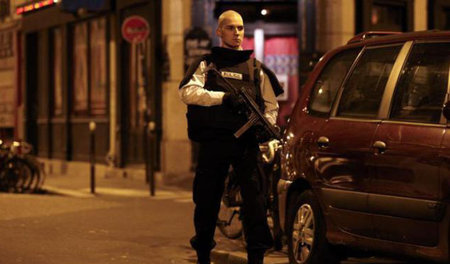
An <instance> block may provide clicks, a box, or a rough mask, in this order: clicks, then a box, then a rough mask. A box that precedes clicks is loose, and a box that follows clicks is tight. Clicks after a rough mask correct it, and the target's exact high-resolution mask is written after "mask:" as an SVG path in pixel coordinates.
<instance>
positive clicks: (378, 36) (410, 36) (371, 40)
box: [347, 30, 450, 45]
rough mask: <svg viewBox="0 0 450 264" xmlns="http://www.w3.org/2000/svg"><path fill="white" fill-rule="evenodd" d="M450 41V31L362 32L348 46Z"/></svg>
mask: <svg viewBox="0 0 450 264" xmlns="http://www.w3.org/2000/svg"><path fill="white" fill-rule="evenodd" d="M439 39H449V40H450V31H440V30H427V31H414V32H406V33H402V32H395V31H367V32H362V33H360V34H358V35H356V36H354V37H353V38H351V39H350V40H349V41H348V42H347V45H351V44H357V43H359V44H362V45H371V44H380V43H392V42H405V41H410V40H439Z"/></svg>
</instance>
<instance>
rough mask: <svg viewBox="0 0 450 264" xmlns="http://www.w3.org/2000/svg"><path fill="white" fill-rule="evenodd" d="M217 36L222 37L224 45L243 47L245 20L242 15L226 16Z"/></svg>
mask: <svg viewBox="0 0 450 264" xmlns="http://www.w3.org/2000/svg"><path fill="white" fill-rule="evenodd" d="M216 33H217V36H219V37H220V38H221V39H222V47H225V48H229V49H242V48H241V44H242V40H243V39H244V22H243V21H242V18H241V16H239V15H231V16H229V17H227V18H225V19H224V20H223V22H222V25H219V28H218V29H217V31H216Z"/></svg>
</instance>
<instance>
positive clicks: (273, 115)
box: [260, 70, 279, 125]
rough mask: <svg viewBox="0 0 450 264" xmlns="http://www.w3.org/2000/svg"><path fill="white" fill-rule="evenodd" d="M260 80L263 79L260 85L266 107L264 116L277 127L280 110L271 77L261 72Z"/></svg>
mask: <svg viewBox="0 0 450 264" xmlns="http://www.w3.org/2000/svg"><path fill="white" fill-rule="evenodd" d="M260 79H261V85H260V86H261V95H262V98H263V99H264V106H265V110H264V116H265V117H266V118H267V120H268V121H269V122H270V123H271V124H272V125H275V124H276V122H277V117H278V109H279V106H278V101H277V98H276V96H275V93H274V91H273V88H272V84H271V83H270V80H269V77H268V76H267V74H265V73H264V72H263V71H262V70H261V72H260Z"/></svg>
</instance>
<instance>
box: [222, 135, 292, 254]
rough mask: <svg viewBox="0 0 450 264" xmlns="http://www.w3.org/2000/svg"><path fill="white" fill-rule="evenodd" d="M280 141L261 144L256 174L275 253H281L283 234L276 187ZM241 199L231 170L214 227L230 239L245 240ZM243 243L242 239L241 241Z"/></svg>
mask: <svg viewBox="0 0 450 264" xmlns="http://www.w3.org/2000/svg"><path fill="white" fill-rule="evenodd" d="M279 146H280V145H279V141H278V140H272V141H269V142H267V143H265V144H260V146H259V148H260V151H261V155H260V157H259V159H258V173H259V175H260V177H261V178H262V179H263V181H262V182H263V185H264V186H263V188H264V190H265V194H266V201H267V218H268V223H269V227H270V228H271V232H272V236H273V238H274V249H275V250H281V248H282V246H283V243H282V231H281V225H280V219H279V213H278V196H277V183H278V179H279V175H280V174H279V173H280V171H279V170H280V167H279V154H278V149H279ZM241 206H242V196H241V194H240V190H239V185H238V184H237V179H236V174H235V173H234V171H233V170H232V169H230V171H229V173H228V176H227V178H226V180H225V190H224V194H223V195H222V201H221V205H220V211H219V215H218V219H217V223H216V226H217V227H218V229H219V230H220V232H221V233H222V234H223V235H224V236H225V237H227V238H229V239H238V238H240V237H243V238H245V234H244V233H243V226H242V213H241ZM244 241H245V239H244Z"/></svg>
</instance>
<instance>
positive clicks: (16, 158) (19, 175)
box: [0, 140, 44, 193]
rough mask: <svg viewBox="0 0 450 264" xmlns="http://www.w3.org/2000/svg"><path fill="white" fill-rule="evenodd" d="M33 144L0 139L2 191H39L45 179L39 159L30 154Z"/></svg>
mask: <svg viewBox="0 0 450 264" xmlns="http://www.w3.org/2000/svg"><path fill="white" fill-rule="evenodd" d="M31 150H32V146H31V145H30V144H28V143H26V142H24V141H12V142H9V143H7V142H4V141H2V140H0V191H4V192H16V193H25V192H37V191H39V190H40V187H41V186H42V184H43V181H44V177H43V176H44V174H43V170H42V169H41V166H40V164H39V162H38V160H37V159H36V158H35V157H34V156H32V155H30V154H29V153H30V152H31Z"/></svg>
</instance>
